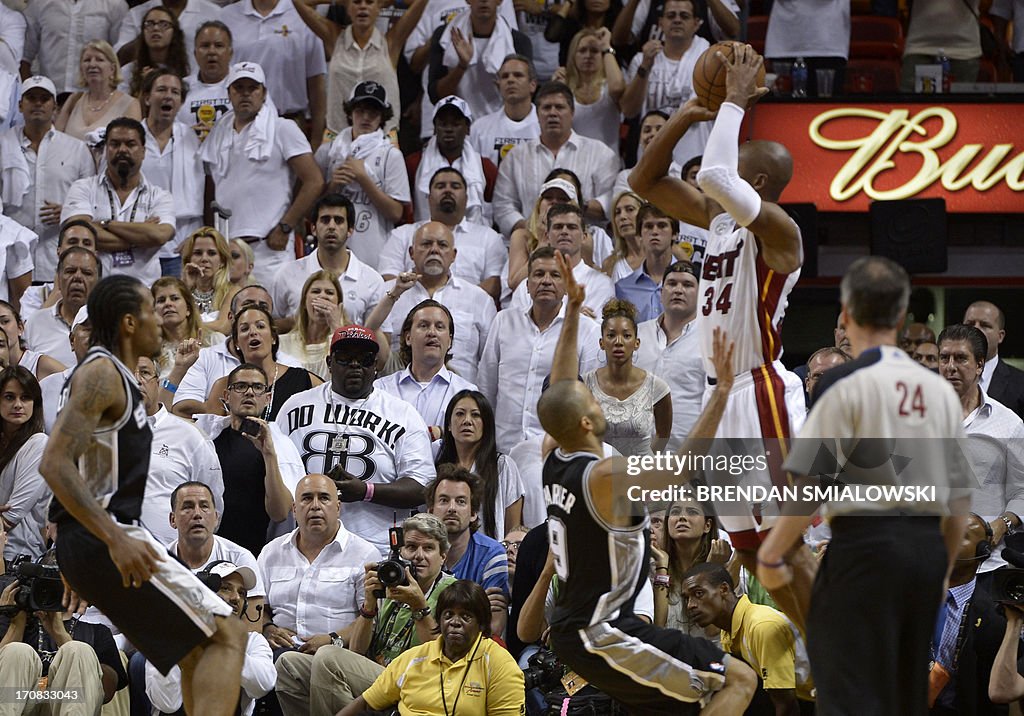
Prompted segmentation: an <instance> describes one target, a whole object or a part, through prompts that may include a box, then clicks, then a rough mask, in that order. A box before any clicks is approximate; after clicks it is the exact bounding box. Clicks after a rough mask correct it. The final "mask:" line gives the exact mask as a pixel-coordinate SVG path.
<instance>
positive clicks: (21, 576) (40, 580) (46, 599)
mask: <svg viewBox="0 0 1024 716" xmlns="http://www.w3.org/2000/svg"><path fill="white" fill-rule="evenodd" d="M13 582H18V584H20V585H21V589H19V590H18V593H17V594H16V595H15V596H14V605H15V607H16V608H17V609H18V610H20V611H24V612H30V613H31V612H63V611H64V581H63V580H62V579H61V578H60V568H58V567H57V565H54V564H40V563H38V562H31V561H29V557H28V556H23V557H19V558H18V559H16V560H14V563H13V564H12V565H11V571H10V572H8V573H7V574H3V575H0V592H2V591H3V590H5V589H7V587H8V586H9V585H10V584H12V583H13Z"/></svg>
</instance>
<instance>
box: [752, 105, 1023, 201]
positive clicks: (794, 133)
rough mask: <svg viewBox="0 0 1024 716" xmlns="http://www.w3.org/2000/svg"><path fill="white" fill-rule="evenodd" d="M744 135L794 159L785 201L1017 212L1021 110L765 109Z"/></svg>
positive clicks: (980, 107) (1006, 107)
mask: <svg viewBox="0 0 1024 716" xmlns="http://www.w3.org/2000/svg"><path fill="white" fill-rule="evenodd" d="M748 129H749V135H750V137H751V138H754V139H774V140H776V141H781V142H782V143H783V144H785V145H786V146H787V147H788V148H789V150H790V151H791V152H792V153H793V160H794V172H793V181H792V182H791V183H790V185H789V188H787V189H786V192H785V193H784V194H783V197H782V198H783V201H786V202H814V203H815V204H817V205H818V208H819V209H820V210H823V211H866V210H867V208H868V205H869V203H870V202H871V201H873V200H893V199H911V198H930V197H943V198H945V199H946V204H947V207H948V209H949V210H950V211H956V212H991V213H1018V212H1024V195H1022V194H1021V192H1022V191H1024V146H1020V143H1021V142H1024V114H1022V113H1021V112H1020V107H1019V105H1013V104H962V105H949V106H931V105H923V104H920V105H902V106H901V105H877V104H864V105H828V104H765V105H761V106H758V107H757V108H756V109H755V111H754V112H753V116H752V117H751V120H750V122H749V124H748ZM1008 140H1009V141H1008ZM1013 140H1016V141H1017V142H1018V145H1017V146H1016V148H1015V144H1014V141H1013Z"/></svg>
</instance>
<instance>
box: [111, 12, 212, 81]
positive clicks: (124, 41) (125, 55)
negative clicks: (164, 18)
mask: <svg viewBox="0 0 1024 716" xmlns="http://www.w3.org/2000/svg"><path fill="white" fill-rule="evenodd" d="M154 7H165V8H167V9H168V10H170V11H171V12H173V13H174V16H175V17H177V18H178V25H179V26H180V27H181V31H182V32H183V33H184V34H185V51H186V52H188V53H189V54H192V50H193V49H194V48H195V36H196V32H197V31H198V30H199V27H200V26H201V25H202V24H203V23H205V22H207V21H209V20H217V19H219V18H220V6H219V5H215V4H214V3H212V2H210V0H146V2H144V3H142V4H141V5H136V6H134V7H133V8H132V9H131V10H129V11H128V14H127V15H126V16H125V18H124V20H123V21H122V22H121V30H120V32H119V33H118V35H117V44H116V45H114V49H115V50H117V59H118V60H119V61H120V62H121V64H122V65H125V64H128V63H129V62H132V61H133V60H135V55H136V52H137V51H138V42H139V37H140V36H141V35H142V20H143V18H145V17H146V13H147V12H149V11H150V9H151V8H154Z"/></svg>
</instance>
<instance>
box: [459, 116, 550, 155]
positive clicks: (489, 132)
mask: <svg viewBox="0 0 1024 716" xmlns="http://www.w3.org/2000/svg"><path fill="white" fill-rule="evenodd" d="M538 137H540V123H539V122H538V121H537V107H536V106H534V105H530V113H529V114H528V115H526V116H525V117H523V118H522V119H521V120H519V121H518V122H517V121H516V120H514V119H511V118H510V117H509V116H508V115H507V114H505V108H504V107H502V108H501V109H499V110H498V111H497V112H491V113H490V114H485V115H484V116H483V117H481V118H480V119H477V120H476V121H474V122H473V125H472V126H471V127H470V128H469V141H471V142H472V143H473V146H474V147H476V151H477V152H479V153H480V156H481V157H483V158H484V159H490V160H491V161H492V162H493V163H494V166H496V167H497V166H501V160H502V159H504V158H505V155H506V154H508V153H509V152H510V151H511V150H512V147H514V146H516V145H517V144H522V143H523V142H528V141H529V140H531V139H537V138H538Z"/></svg>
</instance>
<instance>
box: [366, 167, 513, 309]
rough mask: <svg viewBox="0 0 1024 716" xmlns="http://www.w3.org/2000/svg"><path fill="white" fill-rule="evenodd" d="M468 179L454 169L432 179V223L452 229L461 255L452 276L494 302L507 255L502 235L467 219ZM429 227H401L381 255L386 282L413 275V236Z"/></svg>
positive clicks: (394, 232) (442, 171)
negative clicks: (472, 286) (476, 289)
mask: <svg viewBox="0 0 1024 716" xmlns="http://www.w3.org/2000/svg"><path fill="white" fill-rule="evenodd" d="M467 196H468V194H467V187H466V179H465V177H464V176H463V175H462V172H460V171H459V170H458V169H456V168H455V167H442V168H441V169H438V170H437V171H436V172H434V174H433V176H432V177H431V179H430V194H429V196H428V197H427V201H428V203H429V205H430V219H429V220H430V221H437V222H440V223H442V224H444V225H445V226H447V227H448V228H449V229H451V232H452V234H453V235H454V236H455V238H456V242H457V243H458V247H459V248H458V253H457V254H456V256H455V263H453V264H452V274H453V275H455V276H458V277H459V278H461V279H465V280H466V281H469V282H470V283H474V284H476V285H477V286H479V287H480V288H482V289H483V290H484V291H486V292H487V293H489V294H490V295H491V296H492V297H493V298H497V297H498V293H499V291H500V290H501V271H502V269H503V268H504V267H505V261H506V251H505V247H504V245H503V243H502V239H501V234H499V233H498V232H496V231H494V229H491V228H490V227H488V226H481V225H480V224H478V223H472V222H470V221H469V220H468V219H467V218H466V201H467ZM425 223H427V222H426V221H420V222H417V223H415V224H405V225H404V226H399V227H398V228H397V229H395V230H394V231H392V232H391V237H390V238H389V239H388V242H387V243H386V244H385V245H384V249H383V250H382V251H381V254H380V263H379V264H378V268H379V269H380V272H381V275H382V276H383V277H384V280H385V281H391V280H393V279H394V278H396V277H397V276H398V274H400V273H402V272H403V271H412V270H413V268H414V267H413V262H412V257H411V256H410V254H409V248H410V246H411V245H412V237H413V234H415V233H416V230H417V229H418V228H419V227H421V226H423V224H425Z"/></svg>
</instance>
